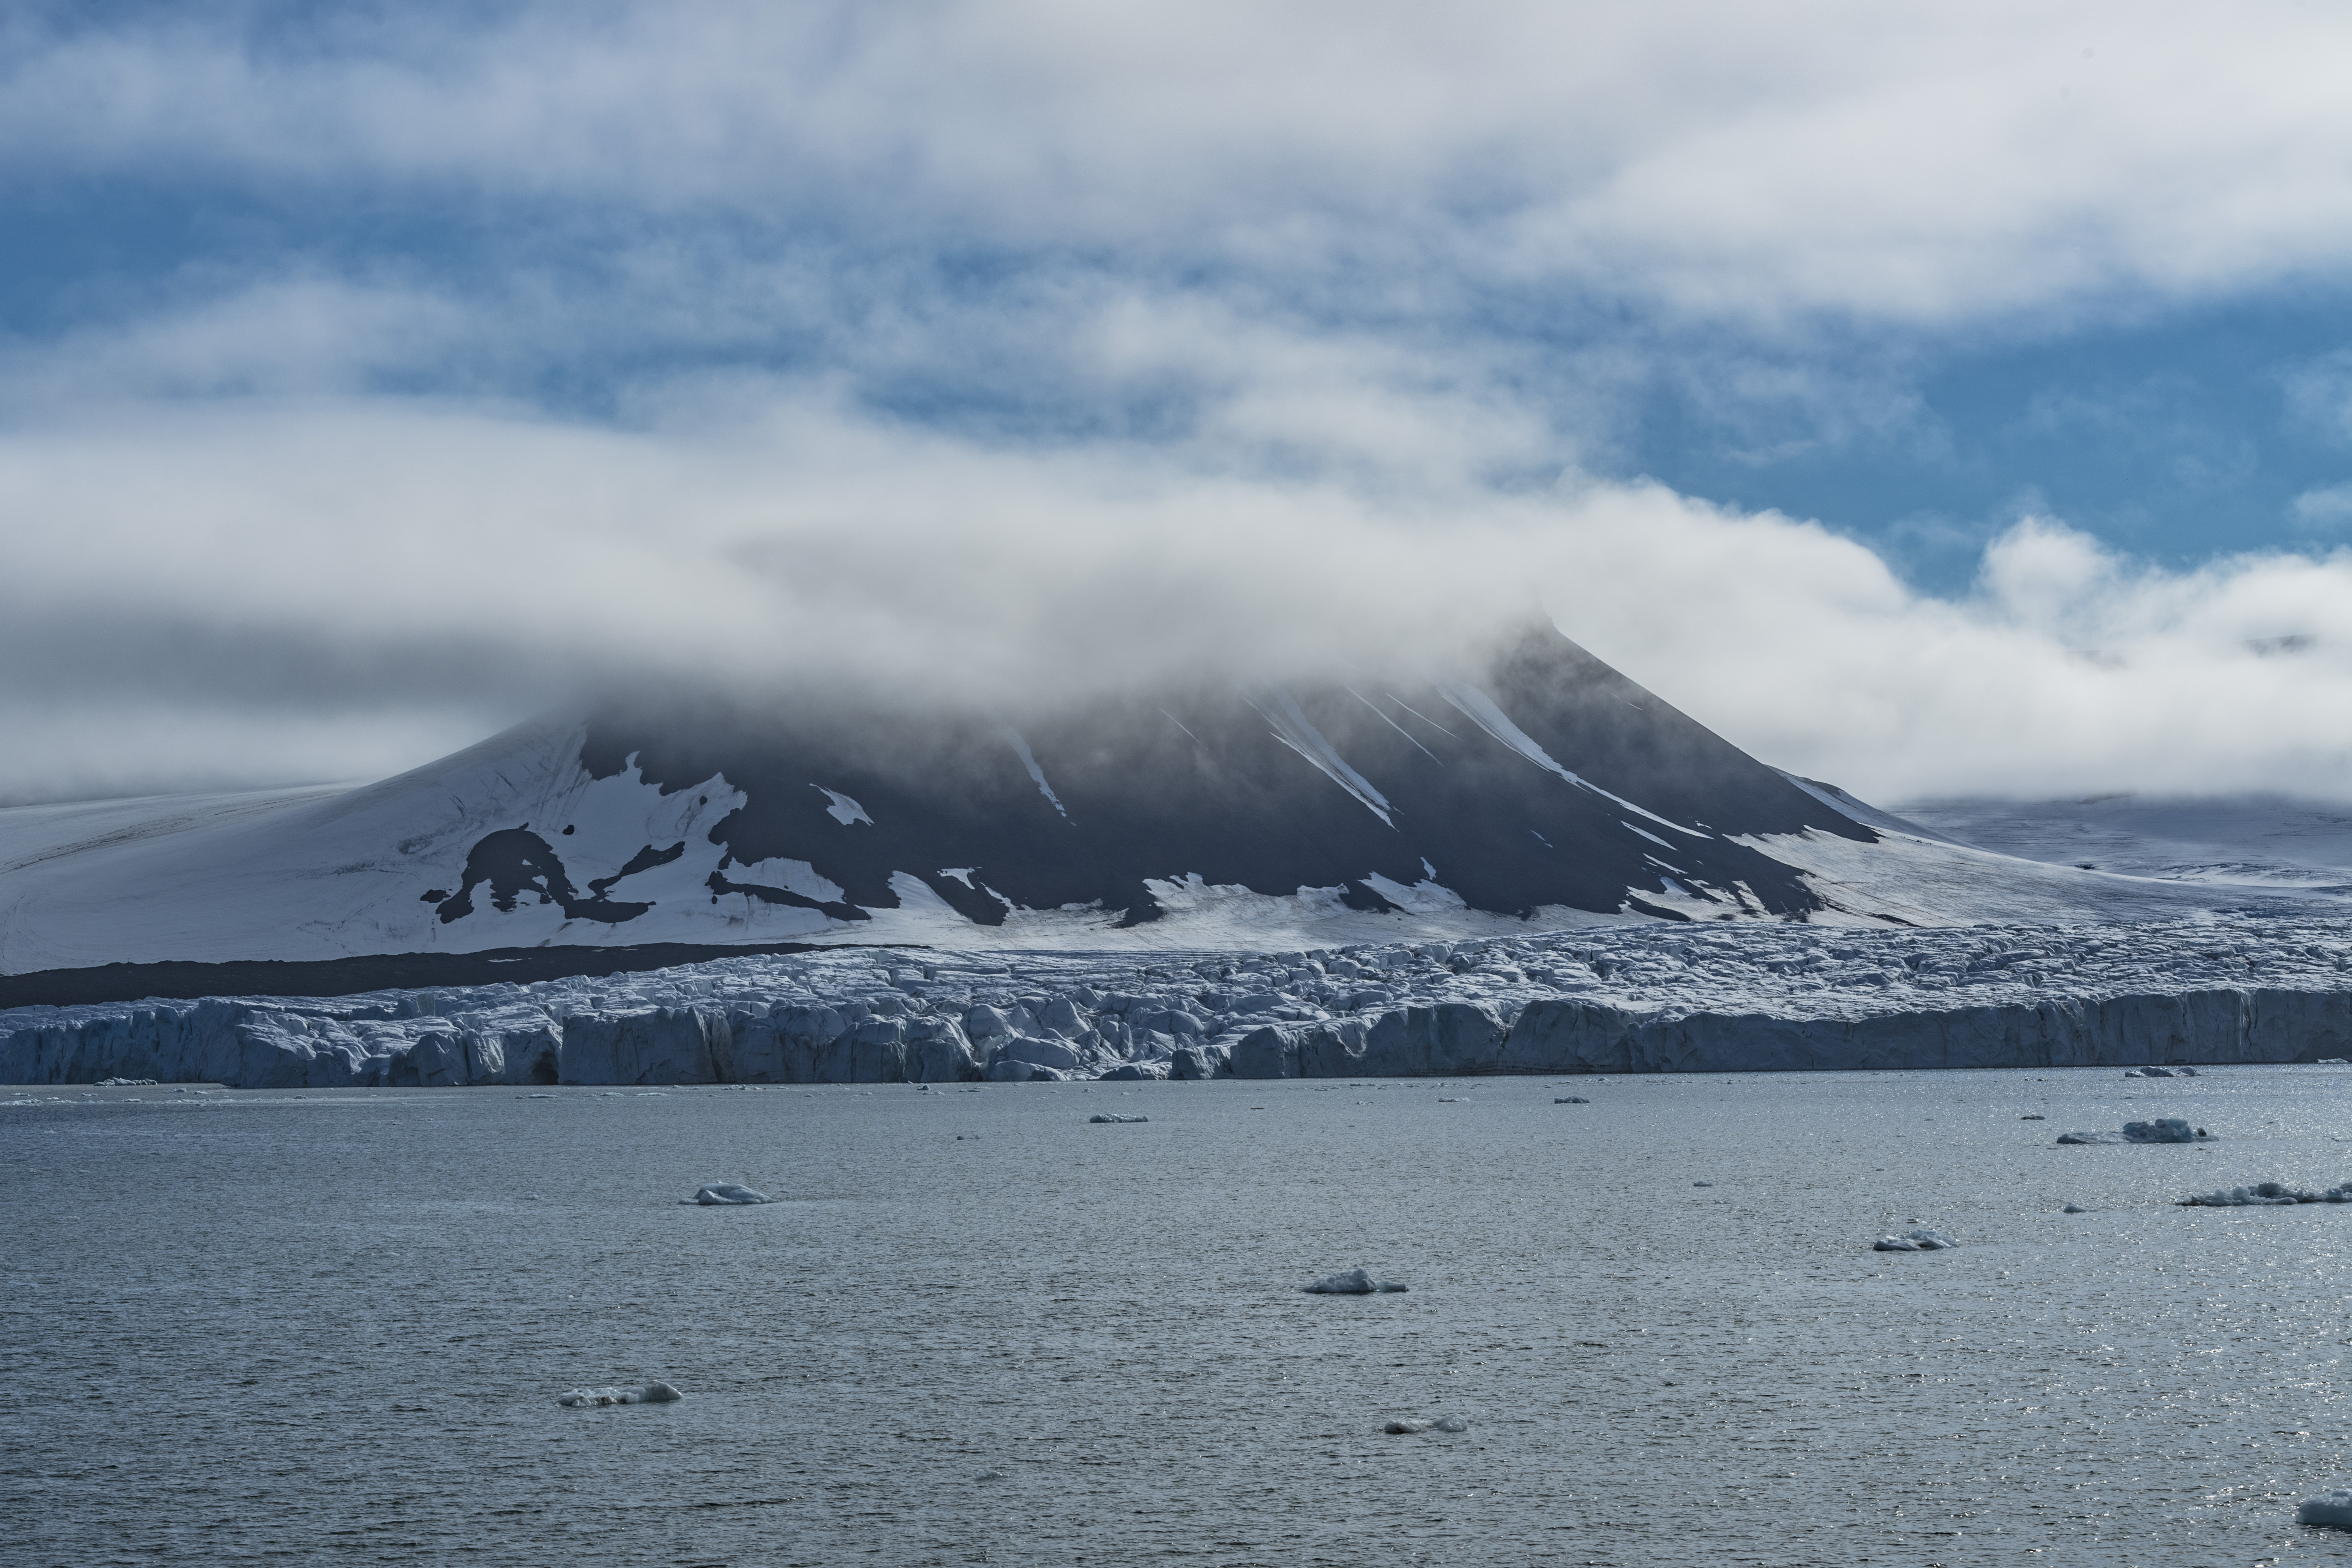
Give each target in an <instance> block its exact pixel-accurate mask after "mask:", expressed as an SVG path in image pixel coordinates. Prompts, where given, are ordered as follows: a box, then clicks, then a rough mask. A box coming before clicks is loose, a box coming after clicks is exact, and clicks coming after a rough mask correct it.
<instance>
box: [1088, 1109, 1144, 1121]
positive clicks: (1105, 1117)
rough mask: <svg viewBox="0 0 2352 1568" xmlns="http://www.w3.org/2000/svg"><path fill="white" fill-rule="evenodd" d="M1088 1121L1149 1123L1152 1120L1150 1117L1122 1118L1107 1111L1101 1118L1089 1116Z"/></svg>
mask: <svg viewBox="0 0 2352 1568" xmlns="http://www.w3.org/2000/svg"><path fill="white" fill-rule="evenodd" d="M1150 1120H1151V1118H1150V1117H1149V1116H1120V1115H1118V1113H1116V1112H1113V1111H1106V1112H1104V1113H1103V1114H1101V1115H1099V1116H1089V1117H1087V1121H1150Z"/></svg>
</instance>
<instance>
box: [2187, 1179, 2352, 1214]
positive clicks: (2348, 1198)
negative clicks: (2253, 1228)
mask: <svg viewBox="0 0 2352 1568" xmlns="http://www.w3.org/2000/svg"><path fill="white" fill-rule="evenodd" d="M2289 1204H2352V1182H2347V1183H2346V1184H2344V1185H2342V1186H2339V1187H2330V1188H2328V1189H2327V1190H2326V1192H2324V1193H2312V1192H2305V1191H2304V1190H2303V1189H2302V1188H2300V1187H2290V1186H2288V1185H2287V1184H2285V1183H2284V1182H2256V1183H2255V1184H2253V1185H2252V1186H2251V1187H2229V1188H2225V1189H2224V1190H2222V1191H2221V1192H2218V1193H2202V1194H2197V1195H2195V1196H2193V1197H2186V1198H2183V1199H2181V1200H2180V1206H2181V1207H2182V1208H2209V1209H2242V1208H2263V1207H2267V1206H2270V1205H2279V1206H2281V1207H2284V1206H2285V1205H2289Z"/></svg>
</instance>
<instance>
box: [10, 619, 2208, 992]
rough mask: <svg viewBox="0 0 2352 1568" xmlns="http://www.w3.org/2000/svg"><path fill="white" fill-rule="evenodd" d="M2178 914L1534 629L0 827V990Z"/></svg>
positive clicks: (132, 805) (682, 720) (681, 723)
mask: <svg viewBox="0 0 2352 1568" xmlns="http://www.w3.org/2000/svg"><path fill="white" fill-rule="evenodd" d="M2211 902H2212V895H2211V893H2210V890H2201V891H2200V890H2199V889H2186V888H2180V887H2175V886H2168V885H2165V884H2161V883H2157V882H2151V881H2147V880H2141V879H2127V878H2116V877H2109V876H2105V875H2103V874H2100V873H2097V872H2086V871H2083V870H2080V869H2077V868H2074V867H2071V866H2046V865H2036V864H2033V863H2031V862H2026V861H2021V860H2016V859H2011V858H2006V857H2001V856H1997V855H1990V854H1987V853H1984V852H1982V851H1979V850H1975V849H1971V848H1968V847H1964V846H1960V845H1958V844H1955V843H1952V842H1950V841H1948V840H1945V839H1941V838H1939V837H1937V836H1935V835H1933V834H1931V833H1928V832H1927V831H1926V830H1923V829H1918V828H1916V827H1914V826H1911V825H1909V824H1907V823H1905V822H1903V821H1902V820H1901V819H1899V818H1894V817H1889V816H1885V815H1884V814H1881V813H1876V812H1874V811H1872V810H1871V809H1870V808H1869V807H1867V806H1866V805H1863V804H1862V803H1860V802H1856V801H1853V800H1852V799H1850V798H1849V797H1846V796H1844V795H1841V794H1840V793H1838V792H1837V791H1835V790H1833V789H1832V788H1830V787H1828V786H1824V785H1819V784H1812V783H1811V782H1809V781H1804V780H1800V779H1796V778H1793V777H1791V776H1790V775H1787V774H1784V773H1780V772H1778V771H1777V770H1775V769H1773V768H1770V767H1768V766H1766V765H1765V764H1763V763H1759V762H1758V761H1756V760H1755V759H1754V758H1751V757H1749V756H1748V755H1747V754H1745V753H1744V752H1740V751H1739V750H1738V748H1736V747H1734V746H1732V745H1731V744H1729V743H1728V742H1726V741H1724V740H1723V739H1721V738H1720V737H1718V736H1717V735H1716V734H1714V733H1713V732H1711V731H1708V730H1707V729H1706V728H1705V727H1704V726H1702V725H1700V724H1699V723H1697V722H1696V721H1693V720H1692V719H1690V718H1688V717H1687V716H1685V714H1683V713H1680V712H1678V711H1676V710H1675V709H1674V708H1673V707H1671V706H1669V705H1668V704H1666V703H1665V702H1664V701H1661V700H1659V699H1658V698H1656V697H1654V696H1653V695H1652V694H1651V693H1650V692H1648V691H1646V690H1643V689H1642V688H1641V687H1639V686H1638V685H1636V684H1634V683H1633V681H1631V680H1628V679H1625V678H1624V677H1623V676H1622V675H1620V674H1619V673H1617V672H1616V671H1615V670H1613V669H1611V668H1609V667H1608V666H1606V665H1605V664H1602V663H1601V661H1600V660H1598V659H1596V658H1592V657H1591V655H1590V654H1588V653H1586V652H1585V651H1584V650H1582V649H1581V648H1580V647H1576V646H1575V645H1574V644H1573V643H1571V642H1570V641H1569V640H1568V639H1567V638H1565V637H1561V636H1559V634H1558V633H1557V632H1556V631H1553V630H1552V629H1550V628H1549V627H1548V626H1545V627H1540V628H1534V629H1530V630H1528V631H1527V632H1526V633H1525V634H1524V635H1523V636H1520V637H1517V638H1516V639H1515V640H1513V641H1511V642H1510V643H1508V644H1507V646H1505V647H1503V648H1502V649H1501V650H1500V651H1499V652H1497V653H1496V655H1494V656H1493V658H1491V659H1490V660H1489V661H1487V662H1486V664H1485V665H1484V666H1483V667H1482V668H1476V669H1474V670H1473V671H1471V672H1470V674H1469V676H1468V677H1467V678H1464V679H1441V678H1438V677H1435V676H1426V677H1423V678H1420V679H1415V680H1413V681H1410V682H1404V683H1399V682H1397V681H1394V680H1380V681H1372V680H1357V681H1353V682H1349V681H1342V680H1332V681H1328V682H1322V683H1318V684H1314V685H1298V686H1291V687H1281V686H1263V687H1255V688H1242V687H1235V686H1230V685H1226V686H1202V687H1197V688H1192V689H1181V690H1178V689H1168V690H1159V691H1153V692H1150V693H1139V694H1135V695H1133V696H1130V697H1127V698H1123V699H1119V700H1097V701H1093V702H1087V703H1079V704H1074V705H1069V706H1065V707H1061V708H1059V709H1055V710H1051V711H1044V712H1038V713H1024V714H1019V715H1004V714H985V715H983V714H975V713H972V712H969V711H934V712H920V711H915V710H891V711H878V710H873V709H870V708H866V709H858V708H852V707H850V706H848V705H846V704H844V703H839V702H835V703H831V704H828V703H824V702H818V701H800V702H795V703H792V704H783V705H777V704H770V705H765V706H761V707H760V708H758V709H756V710H749V709H746V708H744V707H742V706H740V705H730V704H729V703H727V702H723V701H718V700H675V699H674V700H667V701H663V702H658V703H654V702H639V703H636V704H634V705H631V706H626V707H620V706H616V707H612V708H608V709H605V710H599V711H596V712H593V713H588V714H578V715H570V716H557V717H551V718H547V719H544V720H541V721H534V722H532V723H529V724H525V725H523V726H520V727H519V728H517V729H514V730H511V731H507V732H506V733H504V734H501V735H499V736H496V737H494V738H492V739H490V740H488V741H486V742H482V743H481V744H479V745H478V746H475V747H472V748H470V749H468V750H467V751H465V752H459V753H457V754H456V755H454V756H451V757H448V758H445V759H443V760H442V761H440V762H437V763H432V764H430V765H428V766H425V767H423V768H419V769H416V770H415V771H414V772H411V773H404V774H402V775H400V776H398V777H396V778H392V779H387V780H385V781H383V782H382V783H379V784H371V785H367V786H364V787H359V788H322V789H307V790H285V791H274V792H266V793H260V794H247V795H215V796H190V797H172V798H168V799H157V800H147V801H116V802H99V803H91V804H85V805H46V806H31V807H20V808H16V809H13V810H8V811H0V973H9V974H24V973H29V972H35V971H46V970H54V969H74V968H84V967H88V966H92V965H100V964H107V963H157V962H164V961H175V962H194V963H225V962H234V961H253V960H295V961H314V962H315V961H322V960H336V959H341V958H345V957H349V956H352V955H359V954H417V953H479V952H489V951H496V950H509V949H526V948H541V947H549V946H558V947H562V946H582V945H594V946H614V945H627V946H640V945H646V944H654V943H674V944H688V945H692V946H704V947H730V946H744V945H751V944H760V943H776V942H791V941H795V940H809V939H816V940H826V941H835V942H840V941H850V942H896V943H906V942H932V943H938V944H941V945H952V946H959V947H965V948H971V947H974V946H982V947H984V946H989V945H1000V944H1003V945H1016V946H1026V947H1064V948H1074V947H1114V946H1121V945H1138V944H1139V945H1150V946H1163V947H1179V946H1181V947H1194V948H1197V947H1213V946H1221V945H1222V946H1248V945H1265V944H1268V943H1273V944H1276V945H1290V946H1297V945H1301V944H1313V943H1328V942H1349V941H1382V940H1386V941H1395V940H1400V939H1402V938H1406V937H1412V936H1417V935H1423V934H1429V935H1435V934H1453V935H1462V936H1467V935H1477V934H1482V933H1486V934H1492V933H1496V932H1507V931H1525V930H1527V929H1528V922H1530V921H1533V922H1537V923H1538V924H1541V925H1545V926H1554V927H1557V926H1564V925H1572V924H1577V923H1580V922H1592V921H1623V920H1642V919H1666V920H1702V921H1707V920H1725V921H1738V920H1801V921H1834V922H1840V923H1855V924H1880V925H1891V924H1945V923H1954V922H1960V921H1975V920H2000V919H2007V920H2016V919H2049V918H2099V917H2103V916H2115V915H2160V914H2168V913H2179V912H2180V911H2181V910H2184V909H2187V908H2190V907H2200V906H2202V905H2210V903H2211ZM373 983H375V984H381V983H382V982H380V981H379V982H373Z"/></svg>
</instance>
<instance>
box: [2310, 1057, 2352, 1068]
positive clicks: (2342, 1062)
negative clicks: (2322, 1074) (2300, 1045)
mask: <svg viewBox="0 0 2352 1568" xmlns="http://www.w3.org/2000/svg"><path fill="white" fill-rule="evenodd" d="M2311 1065H2312V1066H2314V1067H2320V1068H2352V1058H2345V1057H2321V1058H2319V1059H2318V1060H2316V1061H2315V1062H2313V1063H2312V1064H2311Z"/></svg>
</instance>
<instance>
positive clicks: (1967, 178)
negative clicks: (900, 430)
mask: <svg viewBox="0 0 2352 1568" xmlns="http://www.w3.org/2000/svg"><path fill="white" fill-rule="evenodd" d="M254 14H255V15H258V16H265V17H272V16H277V13H276V12H275V11H274V10H270V9H264V10H261V11H259V12H257V13H254ZM53 15H55V16H66V17H71V18H73V19H74V25H73V26H72V27H70V28H68V29H58V28H52V27H46V26H42V25H41V24H39V23H38V22H37V21H20V22H19V23H18V24H17V25H16V26H15V27H14V28H12V29H10V30H9V31H8V32H7V33H6V34H5V35H0V43H5V74H0V159H5V160H7V161H8V162H10V163H14V164H15V165H16V168H17V169H18V170H19V171H27V170H30V171H37V172H44V173H54V172H57V171H59V170H67V171H73V172H77V173H105V172H120V171H124V170H131V171H136V172H138V173H140V174H142V175H143V176H152V177H159V178H166V179H168V178H173V177H179V176H184V175H189V174H194V175H197V176H201V177H206V178H210V177H217V176H219V175H221V174H224V173H227V174H236V175H241V176H243V177H246V178H249V179H250V180H252V181H255V182H258V183H268V184H272V185H273V186H283V185H284V184H287V183H289V182H293V183H302V182H308V183H310V184H312V185H314V186H315V187H316V188H318V189H320V190H322V191H333V190H339V189H342V188H345V187H347V186H348V184H349V183H350V182H352V181H353V180H358V181H361V182H363V183H366V184H383V185H386V186H390V187H425V188H436V189H442V190H447V191H452V192H458V193H463V194H464V195H467V197H468V198H472V199H481V200H485V201H490V202H504V201H533V200H559V201H577V200H583V199H589V200H597V201H610V202H615V203H621V204H625V205H629V206H632V207H635V208H638V209H642V210H644V211H646V212H647V213H649V214H669V215H679V214H686V213H695V212H709V211H712V210H720V211H731V212H739V213H742V214H746V215H751V216H755V217H765V218H771V219H777V220H786V221H792V222H795V223H803V222H811V221H824V220H828V219H829V220H830V221H832V222H833V223H835V224H837V225H839V226H843V227H845V228H850V229H855V230H856V231H857V232H858V233H860V234H861V235H862V236H864V237H866V240H867V241H869V242H871V243H877V244H882V245H887V244H890V243H893V242H894V241H895V242H912V243H929V242H931V241H933V240H936V239H937V238H938V237H940V236H942V235H953V236H955V237H958V238H959V239H961V240H962V241H964V242H966V243H976V244H982V245H991V244H992V245H1003V246H1010V247H1015V248H1024V249H1026V248H1034V247H1080V248H1085V247H1123V248H1127V249H1129V250H1138V249H1140V250H1146V251H1149V252H1151V253H1153V254H1155V255H1157V256H1159V257H1160V258H1162V259H1163V260H1165V261H1168V262H1170V263H1172V264H1176V265H1190V264H1195V263H1198V262H1200V261H1202V259H1204V258H1216V259H1222V260H1223V261H1226V262H1230V263H1235V264H1242V265H1252V264H1266V263H1269V262H1271V263H1276V264H1279V265H1282V266H1286V267H1296V266H1298V265H1301V264H1303V263H1307V262H1311V261H1314V260H1318V259H1319V260H1322V261H1325V262H1329V263H1332V264H1335V265H1337V264H1353V263H1360V262H1361V261H1362V260H1363V259H1364V258H1366V257H1368V256H1385V257H1387V258H1389V259H1391V260H1393V259H1395V258H1397V257H1400V256H1404V257H1410V256H1414V255H1420V256H1423V257H1425V258H1428V259H1430V260H1431V261H1432V262H1433V263H1436V264H1438V265H1439V266H1440V267H1441V268H1442V269H1443V270H1444V271H1445V272H1447V273H1449V274H1462V275H1466V276H1471V277H1478V278H1484V279H1489V280H1508V279H1517V280H1520V281H1527V282H1534V283H1545V282H1553V283H1561V282H1566V283H1575V284H1580V285H1585V286H1593V287H1599V288H1601V289H1605V290H1607V291H1609V292H1612V293H1626V294H1633V295H1641V296H1646V297H1652V298H1656V299H1661V300H1665V301H1668V302H1670V303H1672V304H1673V305H1675V306H1677V307H1680V308H1683V309H1686V310H1694V311H1699V312H1706V313H1719V312H1728V313H1734V314H1738V315H1743V316H1761V317H1765V318H1772V317H1777V316H1780V315H1784V314H1787V313H1790V312H1810V311H1817V310H1830V311H1832V312H1836V313H1841V314H1853V315H1857V316H1860V317H1863V318H1872V317H1879V318H1891V319H1899V320H1906V321H1954V320H1964V319H1969V318H1971V317H1976V316H1980V315H1982V314H1985V313H1987V312H1992V313H2000V312H2010V311H2017V310H2039V309H2043V308H2048V307H2053V306H2058V305H2063V304H2067V303H2069V302H2074V301H2079V300H2084V299H2085V298H2087V297H2091V296H2094V295H2106V294H2110V293H2112V292H2113V291H2114V290H2116V289H2118V288H2120V289H2126V290H2134V289H2137V290H2147V291H2153V292H2155V293H2157V294H2160V295H2179V294H2182V293H2194V292H2197V291H2201V290H2210V289H2217V288H2231V287H2239V286H2242V285H2245V284H2247V283H2250V282H2258V281H2263V280H2267V279H2275V278H2279V277H2282V276H2291V275H2294V274H2297V273H2304V272H2310V271H2313V270H2315V269H2320V268H2329V267H2333V266H2340V265H2341V264H2342V262H2343V261H2344V259H2345V258H2346V257H2347V253H2352V169H2347V165H2346V164H2345V162H2344V160H2343V158H2342V157H2341V155H2340V150H2341V149H2342V148H2343V147H2344V146H2345V145H2346V144H2347V140H2348V139H2352V94H2347V93H2346V92H2345V91H2344V90H2343V83H2342V70H2341V62H2342V61H2343V60H2344V59H2345V58H2347V52H2352V15H2347V13H2345V12H2343V11H2342V10H2341V9H2340V8H2336V7H2331V6H2326V5H2305V4H2298V3H2295V0H2267V3H2262V0H2248V3H2246V4H2242V5H2231V6H2229V7H2226V8H2223V7H2212V6H2204V7H2200V6H2184V5H2161V6H2150V5H2129V4H2120V3H2104V4H2073V5H2047V4H2036V3H2031V0H1987V3H1985V4H1979V5H1937V6H1930V5H1887V4H1885V3H1884V0H1795V3H1791V4H1776V5H1761V4H1749V3H1743V0H1680V3H1664V4H1656V5H1639V6H1628V5H1548V4H1533V3H1529V4H1493V5H1473V6H1453V7H1447V8H1444V9H1443V10H1436V9H1430V8H1425V7H1423V8H1414V7H1395V6H1390V7H1381V6H1364V5H1338V4H1328V3H1321V4H1317V3H1309V4H1292V5H1274V6H1268V5H1242V4H1236V3H1231V0H1193V3H1189V4H1184V5H1173V4H1169V5H1116V6H1102V5H1079V4H1074V3H1072V0H1027V3H1021V0H989V3H987V4H982V3H979V0H942V3H940V4H933V5H921V6H901V7H876V6H870V5H846V4H844V5H830V6H827V5H806V6H791V7H733V6H717V5H710V6H695V5H685V6H681V5H650V4H644V5H621V4H608V5H581V4H576V3H566V4H561V5H558V4H546V5H524V6H521V7H519V8H516V9H514V10H513V11H512V12H510V13H507V14H504V19H502V20H499V21H497V22H495V23H486V22H485V21H484V18H483V13H482V11H481V9H480V8H478V7H474V6H462V7H456V8H454V9H453V10H452V11H450V12H440V11H436V9H434V8H430V7H410V8H390V9H387V10H384V11H382V12H373V11H371V12H369V13H365V14H362V16H357V17H354V18H353V19H351V20H348V21H346V22H343V23H340V24H338V23H335V22H332V21H328V22H317V23H313V25H312V26H311V27H310V30H308V31H306V32H305V33H304V34H303V35H302V36H301V37H300V38H299V41H297V42H295V43H292V44H288V43H286V42H285V41H284V40H282V39H279V40H274V41H273V40H272V39H271V38H270V37H268V36H267V35H264V34H260V33H257V32H256V33H248V32H247V31H246V30H244V29H243V28H242V26H240V25H239V24H240V15H241V14H240V13H238V12H236V11H235V10H226V11H222V12H194V13H190V14H189V16H188V18H187V19H185V20H182V21H180V22H177V23H176V24H170V25H164V26H151V27H147V28H141V29H131V28H125V27H118V26H106V25H105V24H104V21H103V19H102V18H101V19H100V21H99V22H98V23H96V24H95V25H93V24H92V23H91V22H90V20H89V18H88V17H86V16H81V15H80V14H79V12H78V10H77V9H75V8H61V9H60V10H59V11H58V12H57V13H54V14H53Z"/></svg>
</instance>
